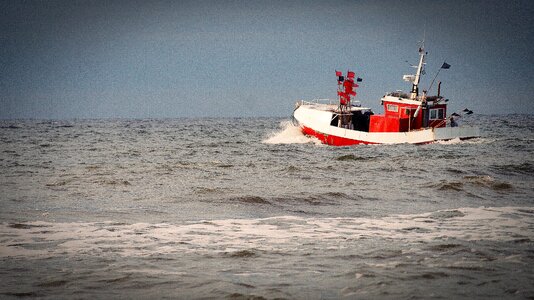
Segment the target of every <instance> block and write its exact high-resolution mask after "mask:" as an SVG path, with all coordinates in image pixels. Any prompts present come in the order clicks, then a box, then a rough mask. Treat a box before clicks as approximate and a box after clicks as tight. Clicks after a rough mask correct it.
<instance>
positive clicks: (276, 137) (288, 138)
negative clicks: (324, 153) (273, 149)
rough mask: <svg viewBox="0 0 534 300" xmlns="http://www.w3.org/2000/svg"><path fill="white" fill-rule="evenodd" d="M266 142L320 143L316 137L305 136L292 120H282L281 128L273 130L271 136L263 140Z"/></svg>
mask: <svg viewBox="0 0 534 300" xmlns="http://www.w3.org/2000/svg"><path fill="white" fill-rule="evenodd" d="M263 143H265V144H305V143H316V144H317V143H320V142H319V140H317V139H316V138H310V137H307V136H305V135H304V134H303V133H302V131H301V130H300V128H299V127H298V126H295V125H293V123H292V122H291V121H282V122H281V123H280V130H278V131H275V132H272V133H271V134H270V135H269V137H268V138H267V139H265V140H263Z"/></svg>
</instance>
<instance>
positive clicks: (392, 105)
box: [386, 104, 399, 112]
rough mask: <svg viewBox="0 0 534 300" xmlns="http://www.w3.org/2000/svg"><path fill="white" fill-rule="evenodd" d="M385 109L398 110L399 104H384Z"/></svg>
mask: <svg viewBox="0 0 534 300" xmlns="http://www.w3.org/2000/svg"><path fill="white" fill-rule="evenodd" d="M386 109H387V111H392V112H399V106H398V105H395V104H388V105H387V106H386Z"/></svg>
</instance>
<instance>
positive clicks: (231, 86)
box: [0, 0, 534, 119]
mask: <svg viewBox="0 0 534 300" xmlns="http://www.w3.org/2000/svg"><path fill="white" fill-rule="evenodd" d="M533 17H534V4H533V2H532V1H372V0H370V1H250V0H249V1H190V2H188V1H2V2H1V3H0V40H1V45H2V47H1V50H0V118H4V119H5V118H99V117H134V118H147V117H151V118H158V117H196V116H212V117H217V116H223V117H229V116H290V115H291V113H292V109H293V105H294V102H295V101H296V100H298V99H311V98H334V97H335V96H336V79H335V73H334V71H335V70H336V69H339V70H343V71H346V70H347V69H351V70H354V71H355V72H356V73H357V74H358V75H359V76H360V77H362V78H363V79H364V81H363V83H362V84H361V85H360V88H359V89H358V96H357V99H358V100H361V101H362V102H363V103H364V105H367V106H371V107H372V108H374V109H375V111H377V112H380V111H381V108H379V99H380V97H381V96H382V95H384V93H385V92H387V91H393V90H397V89H404V90H408V89H409V86H408V84H407V83H405V82H403V81H402V75H403V74H408V73H410V72H413V69H412V68H410V67H409V66H408V64H407V63H406V62H405V61H406V60H408V61H409V62H410V63H414V64H415V63H416V61H417V47H418V44H417V42H418V41H419V40H421V39H422V37H423V32H424V31H426V48H427V51H428V52H429V55H428V57H427V62H428V64H427V75H426V77H425V78H424V79H423V84H422V87H423V88H425V87H427V86H428V84H429V82H430V81H431V79H432V77H433V75H434V74H435V72H436V71H437V70H438V68H439V66H441V64H442V63H443V61H444V60H446V61H447V63H449V64H451V65H452V67H451V68H450V69H449V70H443V71H442V72H441V73H440V76H439V79H440V80H441V81H443V85H442V90H443V94H445V96H446V97H448V98H450V99H451V108H452V109H453V110H454V109H460V108H463V107H469V108H471V109H473V110H474V111H475V112H478V113H484V114H491V113H498V114H501V113H534V104H533V101H532V100H531V96H532V95H533V94H534V84H533V83H534V80H533V79H534V76H533V74H532V73H533V72H532V67H533V66H534V59H533V56H534V55H533V49H534V27H533V24H534V22H532V18H533Z"/></svg>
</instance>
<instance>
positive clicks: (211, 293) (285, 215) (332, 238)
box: [0, 115, 534, 299]
mask: <svg viewBox="0 0 534 300" xmlns="http://www.w3.org/2000/svg"><path fill="white" fill-rule="evenodd" d="M533 120H534V119H533V118H532V116H531V115H507V116H472V117H471V119H469V120H468V121H466V123H471V124H472V125H477V126H479V127H480V128H481V131H482V134H483V137H481V138H477V139H473V140H468V141H458V140H453V141H448V142H439V143H433V144H428V145H421V146H416V145H373V146H371V145H369V146H366V145H360V146H353V147H331V146H325V145H321V144H320V143H319V142H318V141H317V140H315V139H312V138H308V137H305V136H303V135H302V134H301V133H300V131H299V130H298V128H296V127H295V126H294V125H293V124H292V123H291V120H288V119H280V118H260V119H252V118H250V119H247V118H235V119H232V118H229V119H208V118H203V119H161V120H152V119H150V120H127V119H118V120H113V119H107V120H67V121H40V120H4V121H0V145H1V148H0V171H1V174H0V260H1V265H0V282H1V283H0V297H1V298H14V299H16V298H21V297H38V298H48V299H61V298H63V299H72V298H84V299H89V298H91V299H92V298H128V299H129V298H173V299H191V298H195V299H197V298H203V299H206V298H207V299H210V298H212V299H221V298H228V299H263V298H265V299H272V298H285V299H340V298H347V299H377V298H378V299H407V298H413V299H417V298H423V299H429V298H441V299H450V298H466V299H467V298H469V299H471V298H479V299H487V298H494V299H501V298H517V299H521V298H533V297H534V271H533V270H534V247H533V245H534V155H533V154H534V132H533V130H534V121H533Z"/></svg>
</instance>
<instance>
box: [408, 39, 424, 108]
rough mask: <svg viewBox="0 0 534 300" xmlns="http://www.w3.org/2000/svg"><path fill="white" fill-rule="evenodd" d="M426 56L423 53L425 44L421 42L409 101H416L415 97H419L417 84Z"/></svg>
mask: <svg viewBox="0 0 534 300" xmlns="http://www.w3.org/2000/svg"><path fill="white" fill-rule="evenodd" d="M426 54H427V53H426V52H425V44H424V41H423V44H422V45H421V47H419V65H418V66H417V73H415V78H414V79H413V83H412V92H411V95H410V99H412V100H417V96H419V82H420V80H421V73H422V71H423V66H424V64H425V55H426Z"/></svg>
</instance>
